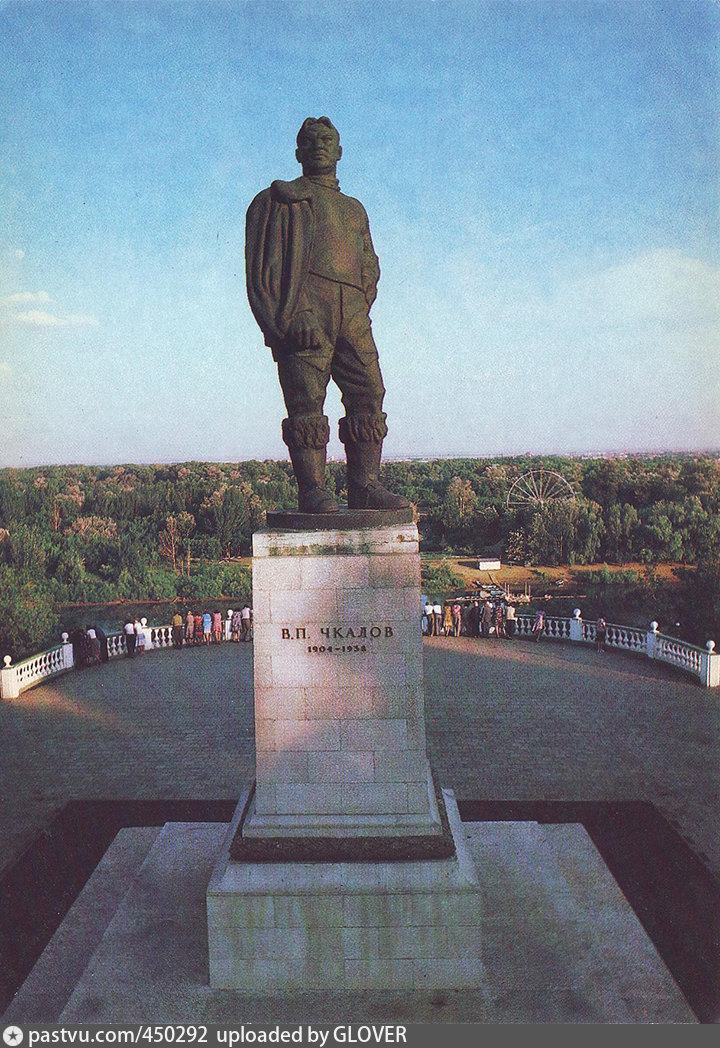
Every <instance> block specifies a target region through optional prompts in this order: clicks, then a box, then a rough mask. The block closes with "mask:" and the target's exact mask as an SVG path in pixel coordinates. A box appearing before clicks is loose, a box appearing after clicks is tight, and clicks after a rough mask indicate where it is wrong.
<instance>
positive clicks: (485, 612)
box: [480, 600, 493, 637]
mask: <svg viewBox="0 0 720 1048" xmlns="http://www.w3.org/2000/svg"><path fill="white" fill-rule="evenodd" d="M492 616H493V606H492V603H491V602H490V601H489V600H486V601H485V603H484V604H483V606H482V611H481V612H480V633H481V634H482V636H483V637H489V636H490V628H491V626H492Z"/></svg>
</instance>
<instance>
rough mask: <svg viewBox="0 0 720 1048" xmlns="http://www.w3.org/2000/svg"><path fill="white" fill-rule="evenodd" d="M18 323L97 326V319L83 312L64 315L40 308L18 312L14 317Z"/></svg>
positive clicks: (34, 325)
mask: <svg viewBox="0 0 720 1048" xmlns="http://www.w3.org/2000/svg"><path fill="white" fill-rule="evenodd" d="M12 319H13V320H14V321H15V323H17V324H25V325H27V326H28V327H43V328H51V327H55V328H57V327H95V326H96V325H97V323H98V321H97V319H96V318H95V317H92V316H87V315H85V314H82V313H77V314H68V315H67V316H64V317H58V316H55V315H54V314H52V313H46V312H44V311H43V310H40V309H30V310H27V311H26V312H23V313H16V314H15V316H14V317H13V318H12Z"/></svg>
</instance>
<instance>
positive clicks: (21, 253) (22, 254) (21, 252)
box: [15, 247, 25, 260]
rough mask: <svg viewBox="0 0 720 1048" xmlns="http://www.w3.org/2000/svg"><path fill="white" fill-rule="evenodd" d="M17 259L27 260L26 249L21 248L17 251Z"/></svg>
mask: <svg viewBox="0 0 720 1048" xmlns="http://www.w3.org/2000/svg"><path fill="white" fill-rule="evenodd" d="M15 258H17V259H20V260H22V259H23V258H25V249H24V248H22V247H19V248H18V249H17V251H16V252H15Z"/></svg>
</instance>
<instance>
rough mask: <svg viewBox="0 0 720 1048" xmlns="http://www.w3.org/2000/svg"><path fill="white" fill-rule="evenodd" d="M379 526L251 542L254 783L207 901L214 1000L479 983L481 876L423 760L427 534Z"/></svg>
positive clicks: (296, 522)
mask: <svg viewBox="0 0 720 1048" xmlns="http://www.w3.org/2000/svg"><path fill="white" fill-rule="evenodd" d="M377 517H378V515H377V514H376V513H374V514H373V513H369V514H368V519H367V521H364V520H363V513H362V512H360V513H356V514H354V515H353V516H352V517H350V518H348V517H347V516H344V515H343V514H338V515H337V516H336V517H335V518H334V519H333V520H332V522H331V523H332V526H330V522H326V521H325V520H323V521H322V522H321V523H322V527H317V528H314V529H313V530H309V529H308V524H307V522H306V521H305V520H303V519H298V517H297V515H293V517H292V519H291V521H290V522H289V523H287V522H286V526H285V527H282V526H281V525H282V524H283V521H282V519H281V518H279V517H278V516H277V515H276V516H275V518H274V519H273V520H272V521H271V524H272V526H271V527H269V528H268V529H266V530H264V531H261V532H257V533H256V534H255V535H254V536H253V612H254V667H255V668H254V674H255V680H254V684H255V738H256V786H255V791H254V795H253V797H252V798H251V800H250V802H249V804H248V805H247V806H243V809H242V810H240V809H239V810H238V812H237V813H236V820H235V823H236V826H235V828H234V831H233V834H232V839H231V840H229V841H228V844H227V847H226V848H225V850H224V852H223V854H222V855H221V856H220V859H219V860H218V863H217V865H216V868H215V871H214V873H213V877H212V880H211V882H210V886H209V888H208V895H207V906H208V940H209V951H210V982H211V985H212V986H213V987H215V988H218V989H220V988H234V989H244V990H262V991H268V990H277V991H286V990H303V989H305V990H308V989H321V988H323V987H334V988H342V987H345V988H348V989H353V988H354V989H362V988H365V989H382V988H388V987H391V986H392V987H395V988H407V989H410V988H414V987H421V986H423V987H427V988H434V987H447V988H452V987H465V986H473V985H479V984H480V982H481V974H482V963H481V957H480V917H481V896H480V891H479V886H478V881H477V876H476V873H475V868H474V865H473V863H472V861H471V860H470V859H469V858H467V856H466V854H465V851H464V848H463V842H462V833H461V830H460V825H459V818H458V815H457V809H456V807H455V804H454V799H453V798H452V795H451V794H449V793H445V794H442V793H441V792H440V791H439V790H438V789H437V787H436V785H435V784H434V783H433V780H432V776H431V773H430V768H429V765H428V760H427V754H426V745H425V710H424V692H423V669H422V634H421V628H420V623H421V606H420V557H419V552H418V531H417V526H416V525H415V524H414V523H413V522H412V521H410V520H409V519H404V520H403V519H400V520H397V519H393V520H392V521H390V522H386V523H383V522H382V520H378V519H377ZM364 524H365V525H366V526H363V525H364Z"/></svg>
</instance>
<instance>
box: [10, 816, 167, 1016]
mask: <svg viewBox="0 0 720 1048" xmlns="http://www.w3.org/2000/svg"><path fill="white" fill-rule="evenodd" d="M159 833H160V829H159V827H157V826H147V827H133V828H131V829H123V830H120V832H119V833H118V834H117V836H116V837H115V839H114V840H113V842H112V844H111V845H110V847H109V848H108V850H107V851H106V852H105V855H104V856H103V858H102V859H101V861H100V862H99V863H98V865H97V866H96V867H95V870H94V871H93V873H92V874H91V876H90V877H89V879H88V881H87V882H86V884H85V886H84V887H83V889H82V891H81V892H80V894H79V895H78V897H77V899H76V900H75V902H74V903H73V905H72V906H71V907H70V909H69V910H68V912H67V914H66V916H65V919H64V920H63V923H62V924H61V925H60V927H59V928H58V929H57V931H56V932H55V934H54V935H53V936H52V938H51V939H50V941H49V942H48V944H47V946H46V947H45V949H44V950H43V952H42V954H41V955H40V957H39V958H38V960H37V961H36V963H35V965H34V966H33V968H32V971H31V972H30V974H29V975H28V977H27V978H26V980H25V982H24V983H23V985H22V986H21V988H20V989H19V990H18V992H17V993H16V994H15V996H14V998H13V999H12V1001H11V1002H10V1004H9V1006H8V1008H7V1010H6V1012H5V1014H4V1016H3V1022H4V1023H5V1024H8V1023H23V1022H32V1023H54V1022H57V1020H58V1016H59V1015H60V1013H61V1011H62V1010H63V1008H64V1007H65V1004H66V1003H67V1000H68V998H69V997H70V995H71V994H72V992H73V990H74V988H75V985H76V983H77V982H78V979H79V978H80V976H81V975H82V974H83V972H84V971H85V968H86V967H87V965H88V962H89V961H90V958H91V957H92V955H93V953H94V951H95V949H96V948H97V946H98V944H99V943H100V941H101V939H102V937H103V935H104V933H105V930H106V928H107V927H108V925H109V924H110V922H111V920H112V918H113V916H114V915H115V913H116V911H117V909H118V906H119V905H120V904H121V902H122V900H123V898H124V897H125V896H126V895H127V893H128V891H129V890H130V889H131V888H132V885H133V884H134V882H135V880H136V878H137V876H138V873H139V871H140V869H141V867H142V865H143V863H144V862H145V860H146V858H147V856H148V854H149V852H150V851H151V849H152V846H153V844H154V843H155V841H156V839H157V837H158V834H159Z"/></svg>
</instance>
